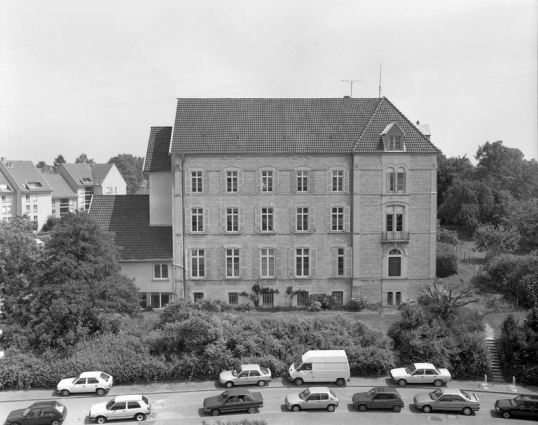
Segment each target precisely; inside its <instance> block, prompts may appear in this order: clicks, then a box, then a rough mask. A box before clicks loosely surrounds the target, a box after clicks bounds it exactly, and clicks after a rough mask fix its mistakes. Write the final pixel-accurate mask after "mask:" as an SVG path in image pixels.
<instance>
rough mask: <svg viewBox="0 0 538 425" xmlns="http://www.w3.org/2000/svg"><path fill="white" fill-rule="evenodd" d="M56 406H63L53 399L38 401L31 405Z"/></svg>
mask: <svg viewBox="0 0 538 425" xmlns="http://www.w3.org/2000/svg"><path fill="white" fill-rule="evenodd" d="M56 406H62V404H61V403H59V402H57V401H56V400H52V401H36V402H35V403H34V404H32V405H31V406H30V407H56Z"/></svg>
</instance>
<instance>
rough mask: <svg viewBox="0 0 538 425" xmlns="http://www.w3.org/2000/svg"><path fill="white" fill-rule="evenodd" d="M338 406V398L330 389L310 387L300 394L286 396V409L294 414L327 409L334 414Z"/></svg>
mask: <svg viewBox="0 0 538 425" xmlns="http://www.w3.org/2000/svg"><path fill="white" fill-rule="evenodd" d="M338 404H339V400H338V397H337V396H336V394H335V393H334V392H333V390H331V389H330V388H328V387H310V388H307V389H306V390H304V391H302V392H300V393H299V394H295V393H294V394H288V395H287V396H286V407H287V408H288V410H291V411H292V412H300V411H301V410H309V409H327V410H328V411H329V412H334V410H335V409H336V408H337V407H338Z"/></svg>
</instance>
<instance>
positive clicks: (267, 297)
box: [193, 291, 344, 307]
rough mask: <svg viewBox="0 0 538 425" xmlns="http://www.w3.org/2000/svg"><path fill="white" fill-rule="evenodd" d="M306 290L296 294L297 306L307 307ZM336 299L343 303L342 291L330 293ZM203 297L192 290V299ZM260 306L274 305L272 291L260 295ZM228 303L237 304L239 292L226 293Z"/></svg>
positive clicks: (337, 301) (200, 293)
mask: <svg viewBox="0 0 538 425" xmlns="http://www.w3.org/2000/svg"><path fill="white" fill-rule="evenodd" d="M308 295H309V294H308V292H300V293H298V294H297V306H298V307H307V306H308V305H307V301H308ZM331 295H332V296H333V297H334V299H335V300H336V305H337V306H339V307H341V306H343V305H344V293H343V292H342V291H334V292H333V293H332V294H331ZM203 299H204V293H203V292H194V293H193V300H194V301H195V302H196V301H201V300H203ZM260 301H261V303H260V304H261V306H263V307H274V305H275V296H274V294H273V293H262V294H261V297H260ZM228 304H230V305H239V292H229V293H228Z"/></svg>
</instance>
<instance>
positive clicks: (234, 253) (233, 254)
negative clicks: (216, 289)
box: [226, 248, 239, 277]
mask: <svg viewBox="0 0 538 425" xmlns="http://www.w3.org/2000/svg"><path fill="white" fill-rule="evenodd" d="M226 277H239V248H228V249H226Z"/></svg>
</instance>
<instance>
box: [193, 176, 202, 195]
mask: <svg viewBox="0 0 538 425" xmlns="http://www.w3.org/2000/svg"><path fill="white" fill-rule="evenodd" d="M202 188H203V180H202V172H201V171H191V192H193V193H202V191H203V189H202Z"/></svg>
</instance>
